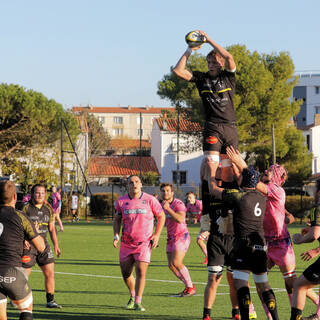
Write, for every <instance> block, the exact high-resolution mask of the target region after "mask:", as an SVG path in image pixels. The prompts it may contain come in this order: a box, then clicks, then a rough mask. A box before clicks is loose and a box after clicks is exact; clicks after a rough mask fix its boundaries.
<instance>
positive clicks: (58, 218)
mask: <svg viewBox="0 0 320 320" xmlns="http://www.w3.org/2000/svg"><path fill="white" fill-rule="evenodd" d="M60 213H61V209H60V208H58V209H57V211H56V213H55V217H56V219H57V221H58V224H59V228H60V231H61V232H63V224H62V220H61V218H60Z"/></svg>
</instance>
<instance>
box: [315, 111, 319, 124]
mask: <svg viewBox="0 0 320 320" xmlns="http://www.w3.org/2000/svg"><path fill="white" fill-rule="evenodd" d="M314 126H320V113H316V114H315V115H314Z"/></svg>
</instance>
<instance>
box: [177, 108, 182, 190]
mask: <svg viewBox="0 0 320 320" xmlns="http://www.w3.org/2000/svg"><path fill="white" fill-rule="evenodd" d="M179 138H180V107H178V113H177V190H179V185H180V182H181V179H180V158H179V151H180V150H179Z"/></svg>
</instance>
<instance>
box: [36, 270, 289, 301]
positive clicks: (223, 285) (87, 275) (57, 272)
mask: <svg viewBox="0 0 320 320" xmlns="http://www.w3.org/2000/svg"><path fill="white" fill-rule="evenodd" d="M32 272H42V271H41V270H33V271H32ZM55 274H62V275H69V276H82V277H92V278H104V279H121V280H122V277H117V276H106V275H102V274H88V273H74V272H60V271H55ZM146 280H147V281H153V282H166V283H181V281H178V280H161V279H146ZM193 283H194V284H200V285H207V283H206V282H196V281H195V282H193ZM219 287H229V285H227V284H220V285H219ZM272 289H273V291H274V292H285V291H286V289H285V288H272ZM250 291H251V293H257V292H256V291H255V290H250ZM225 294H229V292H227V293H219V292H217V295H225Z"/></svg>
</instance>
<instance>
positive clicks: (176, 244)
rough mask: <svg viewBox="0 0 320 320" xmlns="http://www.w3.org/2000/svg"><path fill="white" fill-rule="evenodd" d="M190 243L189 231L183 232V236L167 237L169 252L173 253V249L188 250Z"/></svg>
mask: <svg viewBox="0 0 320 320" xmlns="http://www.w3.org/2000/svg"><path fill="white" fill-rule="evenodd" d="M189 245H190V235H189V233H188V232H187V233H185V234H182V235H181V236H177V237H175V238H168V239H167V253H171V252H173V251H183V252H187V251H188V248H189Z"/></svg>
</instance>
